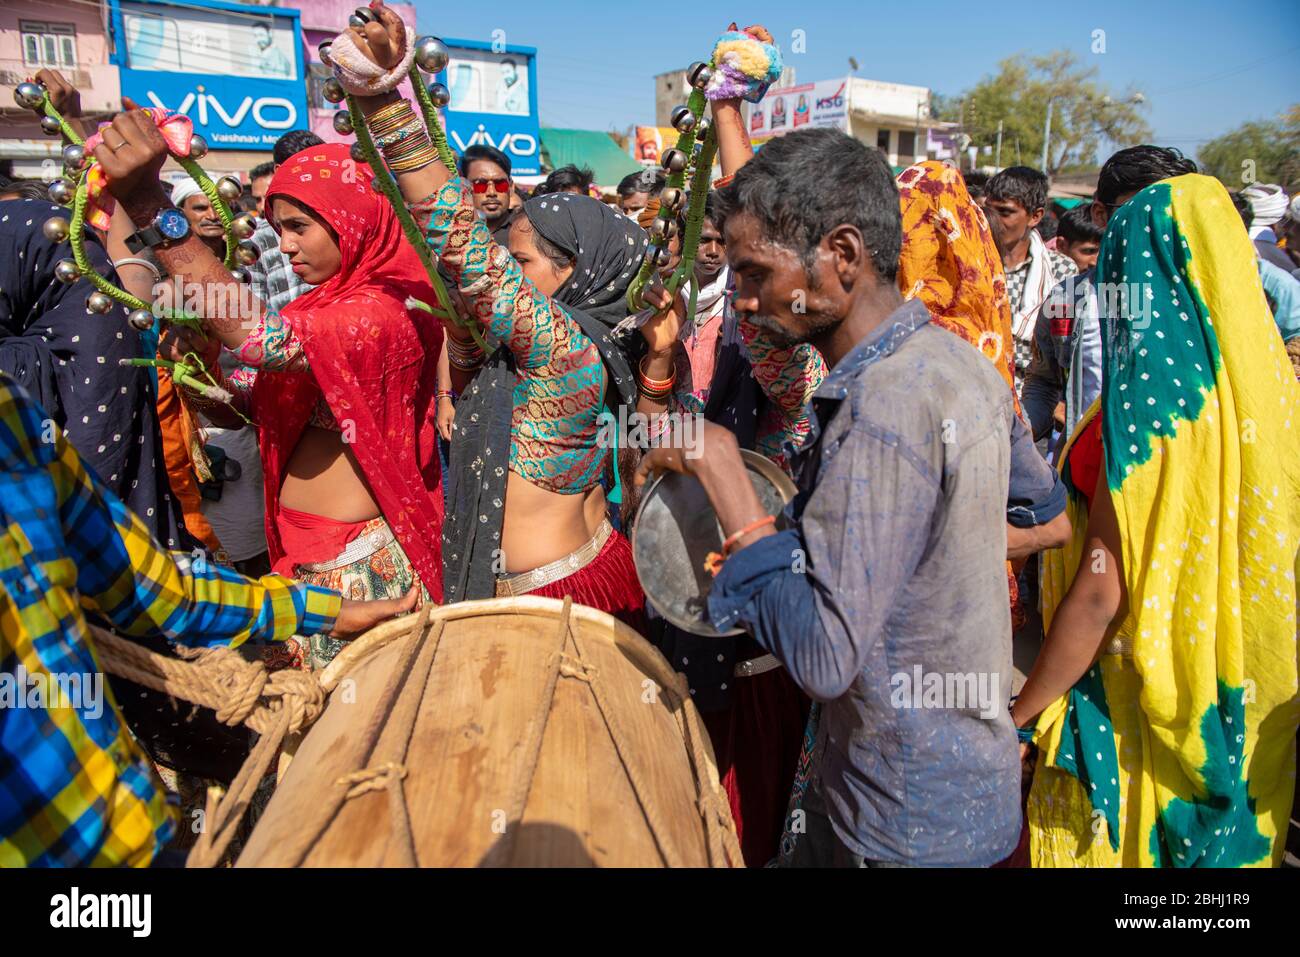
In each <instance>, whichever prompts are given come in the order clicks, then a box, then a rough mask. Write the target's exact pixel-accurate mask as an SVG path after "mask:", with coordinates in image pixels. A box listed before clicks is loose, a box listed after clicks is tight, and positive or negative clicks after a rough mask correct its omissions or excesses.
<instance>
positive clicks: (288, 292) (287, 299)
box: [248, 219, 315, 312]
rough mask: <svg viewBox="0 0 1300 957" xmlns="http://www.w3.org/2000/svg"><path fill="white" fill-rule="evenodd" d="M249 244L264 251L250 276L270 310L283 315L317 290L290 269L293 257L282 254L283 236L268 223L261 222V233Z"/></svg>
mask: <svg viewBox="0 0 1300 957" xmlns="http://www.w3.org/2000/svg"><path fill="white" fill-rule="evenodd" d="M249 242H251V243H253V244H254V245H255V246H257V248H258V249H260V250H261V251H262V255H261V256H259V257H258V259H257V262H255V263H253V264H252V265H251V266H249V267H248V272H249V275H251V276H252V277H253V282H252V285H253V292H254V293H256V295H257V298H258V299H261V300H262V302H263V303H265V304H266V305H267V307H268V308H270V309H272V310H274V311H275V312H280V311H282V310H283V309H284V307H285V306H287V305H289V303H291V302H293V301H294V300H295V299H297V298H298V297H299V296H301V295H302V294H303V293H304V292H308V291H309V290H311V289H314V288H315V287H314V286H309V285H307V283H305V282H303V281H302V280H301V279H299V278H298V274H297V273H296V272H294V271H293V267H292V266H290V265H289V257H288V256H286V255H285V254H284V253H282V252H280V234H279V233H277V232H276V231H275V230H274V229H272V228H271V224H270V223H268V222H267V221H266V220H265V219H259V220H258V221H257V232H255V233H253V235H252V237H251V238H250V239H249Z"/></svg>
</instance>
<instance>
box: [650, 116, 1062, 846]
mask: <svg viewBox="0 0 1300 957" xmlns="http://www.w3.org/2000/svg"><path fill="white" fill-rule="evenodd" d="M813 170H816V171H817V173H816V174H815V175H813V174H812V173H811V172H810V171H813ZM828 179H829V180H830V181H833V182H836V183H840V184H844V188H843V189H838V190H835V191H829V192H828V191H827V190H825V189H824V183H825V182H826V181H827V180H828ZM718 198H719V201H720V202H719V204H718V205H719V208H720V215H721V217H722V218H723V220H724V226H723V229H724V232H725V236H726V241H727V257H728V260H729V262H730V264H731V267H732V269H733V270H734V271H735V273H736V274H737V277H738V283H739V286H738V289H737V293H736V298H735V307H736V309H737V311H738V312H740V313H742V314H744V315H746V316H747V317H748V318H752V320H753V321H754V322H755V323H757V324H758V325H760V326H761V327H763V328H765V329H767V330H768V331H769V332H771V333H772V334H773V335H774V336H775V337H777V338H780V339H783V340H784V341H785V342H787V343H791V344H792V343H798V342H810V343H812V344H813V345H814V346H816V347H817V349H818V350H819V351H820V352H821V354H822V356H823V357H824V358H825V360H826V363H827V365H828V366H829V367H831V370H832V371H831V373H830V375H829V376H828V377H827V378H826V380H825V382H824V383H823V384H822V385H821V386H820V387H819V388H818V390H817V391H816V393H815V395H814V399H813V410H814V424H813V429H812V432H811V434H810V435H809V437H808V439H807V440H806V441H805V442H804V444H803V445H802V447H801V449H800V450H799V451H798V453H797V455H796V457H795V459H794V461H793V465H794V469H795V475H796V477H797V480H798V485H799V489H800V495H799V497H798V498H796V499H795V501H794V502H793V503H792V506H791V507H790V512H789V515H790V517H791V518H792V519H793V523H792V525H791V527H790V528H788V529H786V530H785V531H781V532H777V531H776V529H775V527H774V525H775V521H774V518H773V517H772V516H769V515H767V514H765V512H764V511H763V509H762V507H761V505H760V504H759V501H758V498H757V496H756V495H755V494H754V491H753V489H752V487H751V485H750V483H749V481H748V480H747V478H746V477H745V469H744V467H743V465H742V464H741V460H740V457H739V455H738V452H737V448H736V442H735V439H734V438H733V437H732V435H731V434H730V433H729V432H727V431H726V430H725V429H722V428H719V427H717V426H714V425H708V424H706V425H705V427H704V433H703V439H702V442H701V443H700V445H701V447H700V448H699V449H698V451H699V452H700V454H699V455H698V456H696V457H687V456H686V455H685V454H684V453H683V451H681V450H679V449H674V448H659V449H656V450H654V451H652V452H651V453H650V454H649V455H648V456H647V457H646V458H645V459H643V461H642V463H641V466H640V468H639V469H638V474H637V479H638V482H642V481H644V480H645V478H646V477H647V476H648V475H649V474H650V473H651V472H653V471H656V470H660V469H670V470H675V471H679V472H685V473H688V474H693V475H695V476H696V477H697V478H698V479H699V480H700V482H701V483H702V484H703V486H704V488H705V490H706V492H707V493H708V495H709V498H710V500H711V502H712V503H713V506H714V508H715V510H716V511H717V514H718V519H719V521H720V523H721V525H722V528H723V531H724V534H726V535H727V538H726V540H725V543H724V548H723V552H724V554H725V555H727V556H728V558H727V560H726V562H725V564H724V565H723V566H722V569H721V571H719V573H718V575H717V578H716V580H715V582H714V584H713V589H712V592H711V594H710V597H709V613H710V617H711V619H712V621H713V624H714V625H715V626H716V627H718V628H719V629H726V628H730V627H733V626H734V625H736V624H737V623H739V624H740V625H742V626H743V627H745V628H746V630H748V631H749V632H750V633H751V634H752V635H753V636H754V638H755V639H756V640H757V641H758V642H759V643H760V644H761V645H763V646H764V647H765V648H767V649H769V650H770V651H771V652H772V653H773V654H774V655H776V657H777V658H779V659H780V661H781V663H782V664H783V665H784V666H785V667H786V668H787V669H788V670H789V673H790V675H791V676H792V677H793V678H794V680H795V681H796V682H797V683H798V684H799V685H800V687H802V688H803V689H804V690H805V691H806V692H807V693H808V694H809V695H811V696H812V697H813V698H814V699H816V700H819V701H822V702H826V705H825V708H824V711H823V715H822V720H821V725H820V729H819V733H818V739H817V746H816V754H817V760H816V762H815V765H814V766H815V767H816V771H815V773H814V775H813V779H812V781H811V782H810V786H809V787H808V789H807V792H806V794H805V795H804V796H803V811H804V812H805V815H806V820H805V825H806V832H805V833H804V835H803V836H802V837H801V839H800V840H799V842H798V844H797V846H796V847H795V852H794V863H796V864H801V865H841V866H843V865H848V866H901V865H967V866H988V865H991V864H994V863H996V862H997V861H999V860H1001V859H1003V858H1005V857H1006V856H1007V855H1008V854H1009V853H1010V852H1011V851H1012V849H1013V848H1014V847H1015V845H1016V841H1017V838H1018V836H1019V833H1020V803H1019V802H1020V787H1019V777H1020V766H1019V761H1018V758H1017V739H1016V731H1015V727H1014V726H1013V724H1012V722H1011V718H1010V716H1009V714H1008V711H1007V699H1008V697H1009V695H1010V691H1011V688H1010V684H1011V674H1012V669H1011V621H1010V611H1009V603H1008V600H1007V599H1008V594H1007V578H1006V573H1005V566H1004V561H1005V560H1006V559H1007V558H1014V557H1020V556H1024V555H1028V554H1031V553H1032V552H1034V551H1037V550H1040V549H1042V548H1047V547H1055V546H1057V545H1059V544H1061V543H1063V542H1064V540H1065V538H1066V537H1067V536H1068V532H1069V523H1068V520H1067V519H1066V518H1065V517H1064V511H1063V510H1064V506H1065V496H1064V490H1063V488H1062V486H1061V483H1060V481H1059V479H1058V478H1057V476H1056V474H1055V473H1054V472H1053V471H1052V469H1051V468H1050V466H1048V465H1047V464H1046V463H1045V462H1044V461H1043V460H1042V459H1041V458H1040V457H1039V456H1038V455H1037V453H1036V452H1035V450H1034V447H1033V442H1032V438H1031V436H1030V435H1029V433H1028V431H1027V429H1026V427H1025V426H1024V424H1023V422H1022V421H1021V420H1020V419H1019V417H1018V416H1017V415H1016V412H1015V409H1014V406H1013V402H1014V399H1013V397H1012V394H1011V392H1010V390H1009V389H1008V388H1007V385H1006V382H1005V381H1004V380H1003V379H1002V378H1001V377H1000V376H999V374H998V372H997V369H996V368H995V367H994V365H993V364H992V363H990V362H989V361H988V360H987V359H985V358H984V357H983V356H982V355H981V354H980V352H979V351H978V350H977V349H975V348H973V347H972V346H970V345H969V344H968V343H966V342H964V341H962V340H961V339H960V338H959V337H957V336H954V335H952V334H951V333H949V332H946V331H945V330H943V329H940V328H939V327H938V326H936V325H934V324H932V323H931V322H930V315H929V313H928V312H927V310H926V307H925V306H924V305H923V304H922V303H921V302H920V301H917V300H913V301H910V302H906V303H905V302H903V300H902V298H901V296H900V294H899V292H898V289H897V287H896V285H895V274H896V271H897V267H898V258H899V249H900V246H901V242H902V232H901V225H900V215H899V200H898V192H897V189H896V187H895V185H894V180H893V177H892V175H891V173H890V170H889V167H888V165H887V163H886V162H885V160H884V159H883V158H882V156H881V155H880V154H879V153H878V151H875V150H871V149H868V148H867V147H865V146H863V145H862V144H860V143H858V142H856V141H855V140H853V139H852V138H851V137H849V136H846V135H844V134H843V133H839V132H836V131H832V130H828V129H813V130H805V131H799V132H795V133H791V134H789V135H787V136H784V137H781V138H779V139H777V140H774V141H773V142H771V143H769V144H768V145H767V146H765V147H764V148H763V149H762V150H761V151H760V152H759V154H758V155H757V156H756V157H755V158H754V159H753V160H752V161H750V162H749V163H748V164H747V165H746V166H745V167H744V168H742V169H741V170H740V171H739V172H738V173H737V174H736V178H735V181H734V182H733V183H732V184H731V185H730V186H728V187H726V188H724V189H723V190H721V192H720V194H719V197H718Z"/></svg>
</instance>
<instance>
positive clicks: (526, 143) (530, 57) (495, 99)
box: [437, 39, 542, 176]
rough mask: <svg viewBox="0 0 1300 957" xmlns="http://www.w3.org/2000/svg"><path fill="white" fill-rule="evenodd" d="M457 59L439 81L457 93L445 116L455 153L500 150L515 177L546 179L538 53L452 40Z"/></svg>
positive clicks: (531, 49) (449, 42)
mask: <svg viewBox="0 0 1300 957" xmlns="http://www.w3.org/2000/svg"><path fill="white" fill-rule="evenodd" d="M445 42H446V44H447V48H448V50H449V51H450V53H451V58H450V59H449V61H448V63H447V69H446V70H444V71H443V72H442V73H440V74H438V77H437V79H438V81H439V82H441V83H443V84H445V85H446V87H447V89H448V90H449V91H450V92H451V102H450V103H449V104H448V105H447V109H446V111H445V112H444V118H445V120H446V125H447V139H448V141H449V142H450V144H451V147H452V149H454V150H455V151H456V152H457V153H463V152H464V151H465V150H466V149H468V148H469V147H471V146H475V145H478V144H482V145H484V146H494V147H496V148H497V149H499V150H500V151H501V152H503V153H505V154H506V156H508V157H510V164H511V172H512V174H513V175H515V176H540V175H541V172H542V164H541V141H540V132H539V130H538V122H537V49H536V48H535V47H523V46H507V45H505V44H504V43H480V42H478V41H475V40H452V39H447V40H446V41H445Z"/></svg>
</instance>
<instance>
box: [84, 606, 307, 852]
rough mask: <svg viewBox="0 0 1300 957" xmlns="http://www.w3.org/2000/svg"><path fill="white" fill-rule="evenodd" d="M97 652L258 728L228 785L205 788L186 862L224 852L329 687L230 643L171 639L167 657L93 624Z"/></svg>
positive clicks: (126, 673) (117, 666)
mask: <svg viewBox="0 0 1300 957" xmlns="http://www.w3.org/2000/svg"><path fill="white" fill-rule="evenodd" d="M90 630H91V634H92V635H93V636H94V650H95V656H96V659H97V660H98V661H99V664H100V665H101V667H103V669H104V670H105V671H107V672H108V673H109V674H112V675H117V676H118V677H120V678H126V679H127V680H129V681H134V682H135V683H136V684H139V685H143V686H144V687H146V688H151V689H153V690H154V691H161V692H163V693H165V694H169V695H171V696H173V697H175V698H180V699H182V700H184V701H188V702H190V703H192V704H196V705H199V706H200V707H204V708H211V709H212V710H214V711H215V712H216V714H217V720H218V721H220V722H222V723H223V724H227V725H232V726H234V725H240V724H242V725H245V726H247V727H249V728H251V729H252V730H254V731H256V732H257V733H258V735H259V737H258V741H257V744H256V745H254V746H253V749H252V751H251V752H250V753H249V755H248V757H247V758H246V759H245V760H244V764H243V767H241V768H240V769H239V774H237V775H236V776H235V779H234V781H232V782H231V785H230V789H229V790H228V791H227V792H226V793H225V794H224V795H221V794H220V793H219V792H220V789H219V788H215V787H210V788H209V789H208V796H207V806H206V809H205V812H204V827H203V830H202V832H201V833H200V835H199V839H198V841H197V843H196V844H195V845H194V847H193V848H192V849H191V850H190V855H189V858H188V859H187V861H186V866H188V867H210V866H214V865H215V864H216V863H217V862H219V861H220V860H221V856H222V855H223V854H224V853H225V851H226V847H227V846H228V845H229V844H230V840H231V838H233V837H234V835H235V831H236V829H237V828H238V826H239V822H240V821H241V820H242V819H243V816H244V812H245V811H246V810H247V808H248V805H249V803H250V802H251V800H252V797H253V793H254V792H255V791H256V790H257V785H258V783H259V782H260V781H261V780H262V777H263V775H265V774H266V771H267V769H268V768H269V767H270V764H271V761H272V759H274V757H275V756H276V754H278V753H279V751H280V746H281V744H282V743H283V741H284V739H285V737H286V736H287V735H289V734H291V733H296V732H298V731H301V730H303V729H304V728H306V727H308V726H309V725H310V724H311V723H312V722H313V721H315V720H316V719H317V718H318V717H320V714H321V712H322V711H324V709H325V700H326V699H325V692H324V690H323V689H322V688H321V686H320V682H319V681H317V680H316V678H315V677H314V676H313V675H310V674H307V673H306V672H302V671H292V670H284V671H275V672H269V673H268V672H267V670H266V665H265V664H263V663H262V662H260V661H245V660H244V658H242V657H241V656H240V654H239V653H238V652H237V651H234V650H233V649H231V648H226V647H216V648H186V647H183V646H180V645H176V646H173V650H174V651H175V652H176V654H177V655H178V656H179V657H177V658H169V657H165V656H164V655H160V654H158V653H157V652H154V651H151V650H150V649H148V648H145V647H143V646H141V645H137V644H135V643H134V642H131V641H129V640H127V639H125V638H120V637H118V636H117V635H114V634H111V633H109V632H107V631H104V630H103V629H101V628H96V627H94V626H93V625H92V626H91V629H90Z"/></svg>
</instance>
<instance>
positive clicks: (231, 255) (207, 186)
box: [173, 156, 239, 269]
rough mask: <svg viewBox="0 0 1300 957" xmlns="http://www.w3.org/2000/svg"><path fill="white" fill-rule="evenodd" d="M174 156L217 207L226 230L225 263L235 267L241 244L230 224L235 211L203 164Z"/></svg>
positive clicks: (231, 267)
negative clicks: (236, 254) (236, 248)
mask: <svg viewBox="0 0 1300 957" xmlns="http://www.w3.org/2000/svg"><path fill="white" fill-rule="evenodd" d="M173 158H174V159H175V160H176V162H178V163H180V164H181V168H182V169H184V170H185V172H187V173H189V174H190V177H191V178H192V179H193V180H194V182H196V183H198V184H199V189H201V190H203V195H204V196H206V197H207V198H208V202H210V203H211V204H212V208H213V209H215V210H216V211H217V215H218V216H220V217H221V225H222V227H224V229H225V231H226V258H225V261H224V263H223V264H224V265H225V267H226V268H227V269H234V268H235V247H236V246H238V245H239V242H238V240H236V239H235V234H234V233H233V232H232V231H231V228H230V224H231V223H232V222H234V219H235V215H234V213H232V212H231V211H230V207H229V206H227V205H226V201H225V200H224V199H222V198H221V194H220V193H218V192H217V187H216V184H215V183H213V182H212V180H211V179H210V178H209V177H208V174H207V173H205V172H203V167H202V166H200V165H199V164H198V163H196V162H194V160H192V159H190V158H189V157H188V156H176V157H173Z"/></svg>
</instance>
